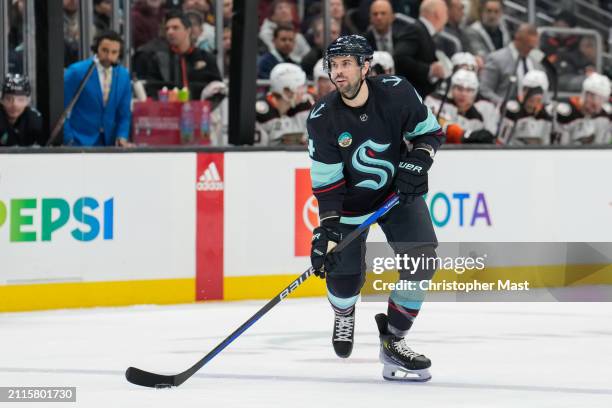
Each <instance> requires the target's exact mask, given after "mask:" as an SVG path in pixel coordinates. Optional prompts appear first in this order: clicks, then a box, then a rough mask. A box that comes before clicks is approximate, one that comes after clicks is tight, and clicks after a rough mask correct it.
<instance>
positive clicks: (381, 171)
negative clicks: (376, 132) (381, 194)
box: [351, 140, 395, 190]
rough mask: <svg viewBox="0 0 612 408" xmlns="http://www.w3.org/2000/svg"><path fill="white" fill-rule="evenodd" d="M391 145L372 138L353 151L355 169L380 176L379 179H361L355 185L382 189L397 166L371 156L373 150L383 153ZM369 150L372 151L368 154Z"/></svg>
mask: <svg viewBox="0 0 612 408" xmlns="http://www.w3.org/2000/svg"><path fill="white" fill-rule="evenodd" d="M389 146H391V144H390V143H388V144H380V143H376V142H374V141H372V140H366V141H365V142H363V143H362V144H361V145H360V146H359V147H358V148H357V149H356V150H355V152H354V153H353V158H352V159H351V164H352V165H353V167H354V168H355V170H357V171H360V172H362V173H366V174H371V175H373V176H376V177H378V178H379V180H378V181H375V180H373V179H367V180H363V181H360V182H359V183H357V184H356V185H355V186H356V187H363V188H369V189H371V190H380V189H381V188H382V187H383V186H385V185H386V184H387V180H389V173H391V177H393V175H394V174H395V168H394V167H393V165H392V164H391V163H389V162H388V161H386V160H381V159H375V158H373V157H371V156H370V154H372V151H374V152H377V153H381V152H384V151H385V150H387V149H388V148H389ZM368 152H370V153H369V154H368ZM376 166H377V167H376ZM381 167H382V168H381Z"/></svg>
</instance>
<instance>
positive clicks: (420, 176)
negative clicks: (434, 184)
mask: <svg viewBox="0 0 612 408" xmlns="http://www.w3.org/2000/svg"><path fill="white" fill-rule="evenodd" d="M432 163H433V159H432V158H431V157H430V155H429V153H427V152H426V151H424V150H421V149H415V150H413V151H411V152H410V153H408V155H407V156H406V157H405V158H404V159H403V160H401V161H400V163H399V169H398V172H397V177H396V178H395V187H396V188H397V191H398V193H399V197H400V203H401V204H411V203H412V202H413V201H414V199H415V198H416V197H420V196H422V195H423V194H426V193H427V191H428V188H427V171H428V170H429V168H430V167H431V164H432Z"/></svg>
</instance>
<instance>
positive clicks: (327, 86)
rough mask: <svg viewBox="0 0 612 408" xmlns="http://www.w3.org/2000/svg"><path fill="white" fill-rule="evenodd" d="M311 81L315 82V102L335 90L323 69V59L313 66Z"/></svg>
mask: <svg viewBox="0 0 612 408" xmlns="http://www.w3.org/2000/svg"><path fill="white" fill-rule="evenodd" d="M313 79H314V81H315V91H316V94H317V98H316V99H317V100H319V99H321V98H323V97H324V96H325V95H327V94H329V93H330V92H333V91H335V90H336V87H335V86H334V83H333V82H332V81H331V79H330V78H329V75H328V74H327V72H325V70H324V69H323V58H321V59H320V60H318V61H317V63H316V64H315V66H314V69H313Z"/></svg>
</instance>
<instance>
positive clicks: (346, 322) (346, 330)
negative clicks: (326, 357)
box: [332, 307, 355, 358]
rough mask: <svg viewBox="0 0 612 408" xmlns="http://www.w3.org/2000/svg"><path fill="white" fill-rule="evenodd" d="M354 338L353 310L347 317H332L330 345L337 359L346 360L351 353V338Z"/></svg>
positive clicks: (337, 315)
mask: <svg viewBox="0 0 612 408" xmlns="http://www.w3.org/2000/svg"><path fill="white" fill-rule="evenodd" d="M354 336H355V308H354V307H353V310H352V311H351V313H350V314H348V315H339V314H338V313H336V315H335V316H334V334H333V336H332V344H333V345H334V351H335V352H336V354H337V355H338V357H342V358H347V357H349V356H350V355H351V352H352V351H353V338H354Z"/></svg>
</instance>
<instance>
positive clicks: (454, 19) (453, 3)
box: [437, 0, 470, 57]
mask: <svg viewBox="0 0 612 408" xmlns="http://www.w3.org/2000/svg"><path fill="white" fill-rule="evenodd" d="M446 5H447V7H448V23H446V26H445V27H444V32H445V33H446V34H448V35H449V36H451V37H452V38H454V39H455V40H457V42H459V44H461V49H456V48H455V46H454V44H453V47H452V49H448V48H449V47H448V46H447V47H445V48H442V47H441V44H440V43H437V45H438V48H440V49H442V51H444V53H445V54H446V55H448V56H449V57H450V56H452V55H453V54H455V53H457V52H461V51H467V50H468V49H469V47H470V44H469V41H468V37H467V34H466V33H465V27H464V26H463V18H464V16H465V5H464V4H463V1H462V0H446ZM437 37H438V38H443V37H441V36H437ZM445 45H446V43H445Z"/></svg>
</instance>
